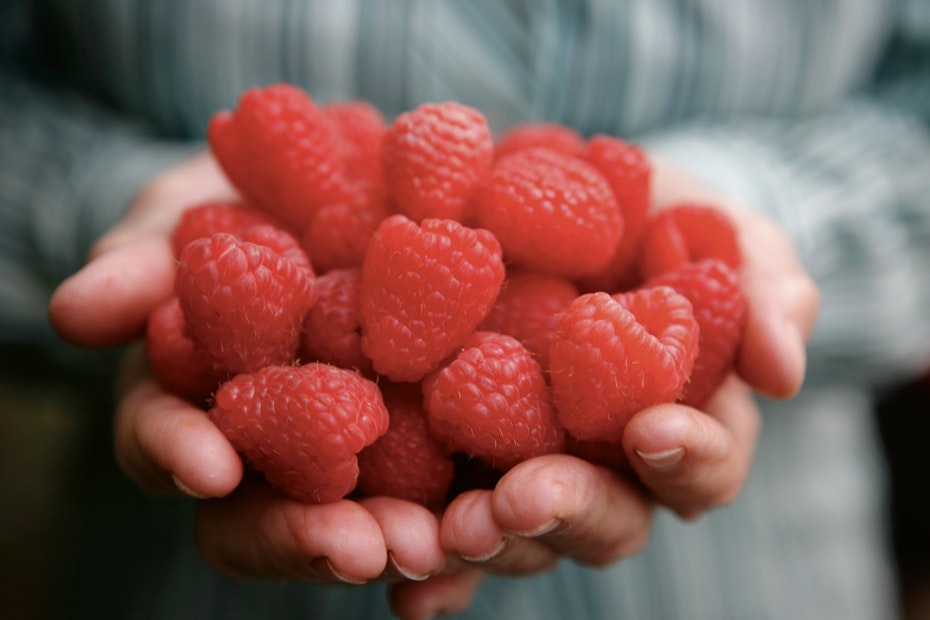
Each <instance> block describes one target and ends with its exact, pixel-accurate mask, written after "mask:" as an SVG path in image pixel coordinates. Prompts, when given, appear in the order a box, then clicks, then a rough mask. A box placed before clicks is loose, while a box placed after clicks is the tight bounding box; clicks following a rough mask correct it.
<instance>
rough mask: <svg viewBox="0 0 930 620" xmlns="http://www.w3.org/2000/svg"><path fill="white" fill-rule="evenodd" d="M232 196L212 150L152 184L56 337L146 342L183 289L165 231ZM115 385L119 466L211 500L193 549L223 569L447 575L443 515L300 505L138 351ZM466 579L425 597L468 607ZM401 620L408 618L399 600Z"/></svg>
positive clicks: (381, 504) (53, 305) (54, 303)
mask: <svg viewBox="0 0 930 620" xmlns="http://www.w3.org/2000/svg"><path fill="white" fill-rule="evenodd" d="M234 197H235V192H234V191H233V189H232V188H231V187H230V186H229V185H228V184H227V182H226V181H225V179H224V177H223V175H222V174H221V173H220V170H219V169H218V167H217V166H216V164H215V162H214V161H213V159H212V158H210V157H209V156H208V155H206V154H203V155H199V156H197V157H194V158H192V159H191V160H189V161H187V162H184V163H183V164H181V165H179V166H177V167H176V168H174V169H172V170H170V171H168V172H166V173H165V174H163V175H161V176H160V177H158V178H156V179H154V180H153V181H152V182H151V183H150V184H149V185H147V186H146V187H145V188H144V189H143V190H142V191H141V192H140V194H139V195H138V197H137V199H136V200H135V202H134V204H133V206H132V207H131V209H130V211H129V212H128V214H127V215H126V217H125V218H124V220H123V221H122V222H121V223H120V224H118V225H117V226H116V227H115V228H114V229H113V230H111V231H110V232H108V233H107V234H106V235H104V236H103V237H102V238H101V239H100V240H99V241H98V242H97V244H96V245H95V246H94V248H93V249H92V251H91V253H90V257H89V261H88V263H87V265H86V266H85V267H84V268H83V269H81V270H80V271H79V272H78V273H76V274H75V275H74V276H72V277H71V278H69V279H68V280H66V281H65V282H63V283H62V284H61V285H60V286H59V288H58V289H57V290H56V291H55V293H54V295H53V297H52V299H51V301H50V304H49V319H50V321H51V323H52V325H53V326H54V327H55V329H56V330H57V332H58V333H59V334H60V335H61V336H62V337H63V338H64V339H65V340H68V341H70V342H72V343H75V344H78V345H82V346H86V347H109V346H118V345H123V344H126V343H131V342H133V341H137V340H139V339H141V337H142V336H143V334H144V330H145V325H146V321H147V317H148V315H149V313H150V312H151V311H152V309H153V308H155V307H156V306H157V305H158V304H159V303H160V302H161V301H163V300H164V299H166V298H167V297H169V296H170V295H171V294H172V292H173V281H174V273H175V268H174V260H173V258H172V255H171V250H170V243H169V234H170V231H171V229H172V227H173V225H174V223H175V222H176V221H177V219H178V217H179V215H180V213H181V211H182V210H183V209H184V208H186V207H189V206H191V205H193V204H196V203H198V202H203V201H207V200H226V199H232V198H234ZM119 383H120V385H119V386H118V388H119V392H118V405H117V411H116V416H115V430H114V447H115V454H116V459H117V461H118V463H119V465H120V467H121V468H122V470H123V471H124V472H125V473H126V474H127V475H128V476H129V477H130V478H131V479H132V480H134V481H135V482H136V483H137V484H138V485H139V486H140V487H141V488H142V489H143V490H145V491H146V492H147V493H150V494H165V493H184V494H186V495H189V496H192V497H196V498H200V499H202V500H203V501H201V502H199V504H198V505H199V507H198V511H197V523H196V535H197V542H198V545H199V548H200V550H201V552H202V554H203V556H204V557H205V558H206V559H207V560H208V561H209V562H210V563H211V564H212V565H213V566H215V567H217V568H218V569H220V570H221V571H223V572H224V573H227V574H232V575H236V576H242V577H253V578H273V579H294V580H302V581H314V582H319V583H363V582H368V581H375V580H381V581H388V582H396V581H401V580H406V579H425V578H426V577H427V576H429V575H434V574H436V573H439V572H440V571H442V570H443V568H444V566H445V562H446V556H445V553H444V552H443V550H442V549H441V547H440V545H439V522H438V519H437V517H436V516H435V515H434V514H433V513H431V512H429V511H428V510H426V509H425V508H423V507H421V506H418V505H415V504H412V503H410V502H404V501H400V500H392V499H389V498H369V499H365V500H362V501H360V502H354V501H350V500H343V501H339V502H334V503H332V504H325V505H303V504H300V503H297V502H294V501H292V500H289V499H286V498H284V497H282V496H281V495H280V494H277V493H274V492H272V491H271V489H270V488H268V487H267V486H265V485H262V484H252V483H251V482H250V481H248V480H244V479H243V477H244V470H243V465H242V460H241V459H240V457H239V455H238V454H237V453H236V451H235V450H234V449H233V447H232V446H231V445H230V443H229V442H228V441H227V440H226V438H225V437H224V436H223V435H222V434H221V433H220V432H219V430H218V429H217V428H216V426H215V425H214V424H213V423H212V422H211V421H210V420H209V419H208V418H207V416H206V415H205V413H204V411H202V410H201V409H198V408H196V407H194V406H192V405H191V404H189V403H188V402H186V401H184V400H182V399H180V398H177V397H175V396H173V395H171V394H168V393H166V392H165V391H164V390H162V389H161V387H160V386H159V385H158V383H157V382H156V381H155V380H154V379H153V377H152V375H151V373H150V372H149V369H148V366H147V361H146V356H145V352H144V349H143V348H142V346H141V344H138V343H137V344H136V345H135V346H133V347H131V349H130V354H129V355H128V356H127V361H126V363H125V365H124V368H123V372H122V377H121V380H120V382H119ZM468 584H469V577H468V576H467V575H465V574H457V575H456V576H454V577H450V578H446V579H445V580H434V581H431V582H430V586H429V587H426V588H425V589H424V590H423V593H422V594H423V596H426V597H430V600H431V601H433V602H432V603H430V604H434V605H438V606H441V607H443V608H447V609H450V608H455V606H456V605H459V606H464V605H465V604H467V601H468V599H470V592H471V590H470V589H469V588H468ZM453 585H454V587H452V586H453ZM420 600H421V599H420V598H417V597H414V598H413V599H412V601H411V603H412V604H419V601H420ZM398 611H399V613H403V614H406V613H407V611H406V610H405V609H404V607H403V605H402V606H401V607H400V608H399V609H398Z"/></svg>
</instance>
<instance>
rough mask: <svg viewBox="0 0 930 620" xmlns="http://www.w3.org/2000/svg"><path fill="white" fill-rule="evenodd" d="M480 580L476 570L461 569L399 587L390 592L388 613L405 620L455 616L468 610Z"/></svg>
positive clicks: (478, 571) (479, 574)
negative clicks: (390, 612) (389, 609)
mask: <svg viewBox="0 0 930 620" xmlns="http://www.w3.org/2000/svg"><path fill="white" fill-rule="evenodd" d="M483 576H484V573H483V572H482V571H481V570H479V569H462V570H459V571H456V572H454V573H446V574H442V575H435V576H433V577H430V578H429V579H427V580H426V581H420V582H417V581H408V582H404V583H398V584H396V585H394V586H392V587H391V589H390V593H389V596H390V603H391V610H392V611H393V612H394V613H395V614H397V616H398V617H400V618H403V619H404V620H421V619H426V618H435V617H437V616H445V615H449V616H451V615H455V614H457V613H459V612H462V611H465V610H466V609H467V608H468V606H469V604H470V603H471V601H472V599H473V598H474V596H475V592H476V591H477V590H478V586H479V585H481V580H482V578H483Z"/></svg>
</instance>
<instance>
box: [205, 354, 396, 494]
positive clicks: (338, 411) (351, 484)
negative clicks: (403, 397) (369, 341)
mask: <svg viewBox="0 0 930 620" xmlns="http://www.w3.org/2000/svg"><path fill="white" fill-rule="evenodd" d="M209 416H210V419H211V420H213V422H214V423H215V424H216V425H217V427H218V428H219V429H220V431H222V433H223V434H224V435H225V436H226V437H227V438H228V439H229V441H230V443H231V444H232V445H233V446H234V447H235V448H236V450H238V451H239V452H241V453H242V454H243V456H244V457H245V458H246V459H247V460H248V462H249V463H250V464H251V465H252V466H254V467H255V469H257V470H259V471H261V472H262V473H263V474H264V475H265V478H266V479H267V480H268V482H269V483H270V484H271V485H272V486H274V487H277V488H278V489H279V490H281V491H282V492H283V493H285V494H286V495H288V496H289V497H292V498H294V499H296V500H298V501H303V502H314V503H322V502H331V501H335V500H338V499H340V498H342V497H345V496H346V495H348V494H349V493H351V492H352V491H353V490H354V488H355V486H356V482H357V478H358V461H357V457H356V455H357V454H358V453H359V452H360V451H361V450H362V449H363V448H364V447H366V446H368V445H371V443H372V442H374V441H375V440H376V439H377V438H378V437H380V436H381V435H383V434H384V433H385V431H387V427H388V412H387V409H386V408H385V407H384V402H383V400H382V398H381V391H380V390H379V389H378V386H377V385H376V384H375V383H373V382H372V381H369V380H367V379H365V378H363V377H361V376H360V375H358V374H357V373H354V372H352V371H350V370H344V369H341V368H336V367H335V366H330V365H327V364H307V365H305V366H268V367H266V368H263V369H261V370H259V371H258V372H255V373H247V374H240V375H237V376H236V377H234V378H233V379H231V380H229V381H227V382H226V383H224V384H223V385H222V386H220V388H219V390H217V393H216V403H215V405H214V406H213V408H212V409H210V411H209Z"/></svg>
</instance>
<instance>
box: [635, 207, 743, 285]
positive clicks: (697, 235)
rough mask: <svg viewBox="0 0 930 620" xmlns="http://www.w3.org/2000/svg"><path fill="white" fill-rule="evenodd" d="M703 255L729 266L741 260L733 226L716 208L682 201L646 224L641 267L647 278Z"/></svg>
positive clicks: (698, 258) (737, 267) (695, 259)
mask: <svg viewBox="0 0 930 620" xmlns="http://www.w3.org/2000/svg"><path fill="white" fill-rule="evenodd" d="M705 258H719V259H720V260H722V261H723V262H725V263H726V264H728V265H729V266H730V267H732V268H733V269H739V267H740V265H741V264H742V262H743V259H742V254H741V252H740V247H739V238H738V236H737V232H736V227H735V226H734V224H733V222H732V220H730V218H729V216H727V215H726V214H725V213H723V212H722V211H720V210H719V209H717V208H715V207H712V206H709V205H703V204H692V203H683V204H679V205H677V206H674V207H670V208H668V209H664V210H662V211H659V212H658V213H656V214H655V215H654V216H652V218H651V219H650V220H649V221H648V223H647V224H646V231H645V233H644V236H643V247H642V253H641V270H642V273H643V276H644V277H645V278H646V279H647V280H648V279H649V278H654V277H656V276H658V275H660V274H662V273H664V272H666V271H674V270H675V269H679V268H681V267H683V266H684V265H685V263H689V262H696V261H699V260H702V259H705Z"/></svg>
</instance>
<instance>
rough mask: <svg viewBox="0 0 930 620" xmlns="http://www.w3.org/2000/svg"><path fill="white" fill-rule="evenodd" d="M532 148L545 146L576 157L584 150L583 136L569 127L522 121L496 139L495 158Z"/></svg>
mask: <svg viewBox="0 0 930 620" xmlns="http://www.w3.org/2000/svg"><path fill="white" fill-rule="evenodd" d="M532 148H547V149H549V150H552V151H558V152H559V153H564V154H565V155H571V156H573V157H577V156H579V155H581V154H582V153H583V152H584V148H585V143H584V138H582V137H581V134H579V133H578V132H577V131H575V130H574V129H572V128H571V127H567V126H565V125H560V124H559V123H548V122H544V121H538V122H531V123H523V124H521V125H516V126H515V127H511V128H510V129H508V130H507V131H505V132H504V133H503V134H501V136H500V138H498V140H497V144H496V145H495V151H494V153H495V157H496V159H502V158H504V157H506V156H507V155H511V154H513V153H516V152H517V151H522V150H525V149H532Z"/></svg>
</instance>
